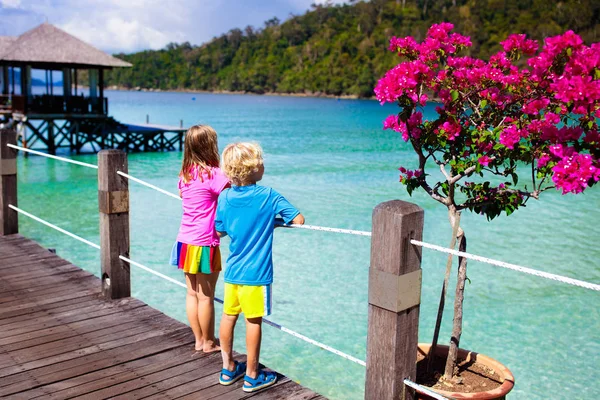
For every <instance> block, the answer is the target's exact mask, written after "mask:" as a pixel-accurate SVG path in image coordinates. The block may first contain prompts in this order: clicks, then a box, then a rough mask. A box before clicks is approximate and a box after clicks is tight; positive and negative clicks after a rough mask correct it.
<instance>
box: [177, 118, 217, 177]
mask: <svg viewBox="0 0 600 400" xmlns="http://www.w3.org/2000/svg"><path fill="white" fill-rule="evenodd" d="M218 167H219V146H218V143H217V132H215V130H214V129H213V128H211V127H210V126H208V125H194V126H192V127H191V128H190V129H188V131H187V132H186V134H185V143H184V146H183V162H182V163H181V171H180V172H179V176H180V177H181V178H183V182H184V183H188V182H189V181H191V180H192V179H194V169H196V168H197V169H198V171H197V173H198V176H199V177H200V179H202V172H206V173H207V174H208V176H209V177H210V174H211V169H212V168H218Z"/></svg>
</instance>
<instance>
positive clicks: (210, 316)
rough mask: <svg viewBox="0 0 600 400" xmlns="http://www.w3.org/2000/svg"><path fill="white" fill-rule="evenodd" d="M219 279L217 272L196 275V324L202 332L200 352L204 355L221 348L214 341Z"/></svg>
mask: <svg viewBox="0 0 600 400" xmlns="http://www.w3.org/2000/svg"><path fill="white" fill-rule="evenodd" d="M218 279H219V272H213V273H212V274H210V275H208V274H198V275H196V284H197V291H196V296H197V299H198V300H197V301H198V317H197V318H198V322H199V323H200V327H201V330H202V341H203V347H202V350H203V351H204V352H205V353H211V352H214V351H219V350H221V348H220V347H219V346H218V344H217V340H216V339H215V302H214V298H215V286H216V285H217V280H218Z"/></svg>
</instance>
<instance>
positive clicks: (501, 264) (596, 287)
mask: <svg viewBox="0 0 600 400" xmlns="http://www.w3.org/2000/svg"><path fill="white" fill-rule="evenodd" d="M117 173H118V174H119V175H121V176H124V177H126V178H128V179H131V180H133V181H135V182H137V183H139V184H141V185H144V186H147V187H149V188H151V189H154V190H157V191H159V192H161V193H164V194H166V195H167V196H170V197H173V198H176V199H178V200H181V198H180V197H179V196H177V195H176V194H174V193H171V192H168V191H166V190H164V189H161V188H159V187H157V186H154V185H152V184H150V183H148V182H145V181H143V180H141V179H139V178H135V177H133V176H131V175H128V174H125V173H123V172H121V171H118V172H117ZM276 224H277V225H278V226H284V227H288V228H297V229H308V230H313V231H321V232H332V233H342V234H348V235H357V236H367V237H371V236H372V233H371V232H368V231H358V230H353V229H340V228H329V227H325V226H316V225H294V224H291V225H286V224H284V223H283V222H282V221H277V222H276ZM411 243H412V244H414V245H416V246H423V247H426V248H429V249H432V250H437V251H441V252H444V253H450V254H454V255H460V256H461V257H465V258H469V259H472V260H476V261H480V262H483V263H486V264H491V265H495V266H499V267H503V268H508V269H512V270H514V271H518V272H522V273H525V274H529V275H535V276H538V277H541V278H546V279H552V280H554V281H557V282H562V283H566V284H570V285H574V286H578V287H582V288H585V289H591V290H596V291H600V285H597V284H594V283H588V282H585V281H581V280H578V279H573V278H568V277H565V276H560V275H556V274H551V273H548V272H543V271H538V270H535V269H532V268H527V267H522V266H519V265H515V264H509V263H505V262H502V261H498V260H493V259H491V258H486V257H481V256H476V255H471V254H468V253H464V252H459V251H456V250H452V249H449V248H445V247H441V246H437V245H434V244H429V243H425V242H421V241H418V240H411Z"/></svg>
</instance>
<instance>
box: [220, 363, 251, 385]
mask: <svg viewBox="0 0 600 400" xmlns="http://www.w3.org/2000/svg"><path fill="white" fill-rule="evenodd" d="M233 363H234V364H235V368H234V370H233V371H230V370H228V369H227V368H223V369H222V370H221V375H220V376H219V383H220V384H221V385H225V386H229V385H232V384H234V383H235V382H237V381H239V380H240V379H241V378H242V377H243V376H244V375H245V374H246V363H245V362H241V363H240V362H237V361H234V362H233ZM223 376H225V377H227V378H229V379H223Z"/></svg>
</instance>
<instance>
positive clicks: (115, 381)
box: [0, 235, 324, 400]
mask: <svg viewBox="0 0 600 400" xmlns="http://www.w3.org/2000/svg"><path fill="white" fill-rule="evenodd" d="M193 345H194V337H193V334H192V332H191V329H190V328H189V327H188V326H187V325H184V324H182V323H180V322H178V321H175V320H174V319H172V318H169V317H167V316H166V315H164V314H162V313H160V312H159V311H157V310H155V309H153V308H151V307H150V306H148V305H146V304H145V303H143V302H141V301H139V300H136V299H133V298H128V299H123V300H119V301H112V302H111V301H106V300H104V299H103V298H102V297H101V296H100V280H99V279H98V278H96V277H95V276H93V275H92V274H90V273H88V272H85V271H82V270H81V269H79V268H78V267H76V266H74V265H72V264H70V263H69V262H68V261H65V260H63V259H61V258H60V257H58V256H56V255H54V254H52V253H50V252H49V251H48V250H46V249H44V248H42V247H41V246H39V245H38V244H37V243H35V242H33V241H31V240H29V239H26V238H23V237H22V236H20V235H10V236H5V237H0V397H9V398H11V399H33V398H35V399H38V398H40V399H42V398H43V399H68V398H87V399H103V398H115V399H142V398H147V399H179V398H181V399H206V400H208V399H228V400H235V399H246V398H252V399H257V400H258V399H294V400H317V399H324V397H322V396H320V395H318V394H316V393H314V392H312V391H310V390H308V389H306V388H303V387H302V386H300V385H298V384H296V383H294V382H292V381H290V380H289V379H288V378H286V377H284V376H281V375H280V376H279V382H278V383H277V384H276V385H275V386H273V387H271V388H269V389H266V390H264V391H262V392H259V393H255V394H246V393H244V392H243V391H242V389H241V386H242V381H240V382H238V383H236V384H234V385H232V386H222V385H219V384H218V373H219V371H220V369H221V355H220V354H219V353H213V354H211V355H206V354H203V353H197V352H195V351H194V348H193ZM236 357H237V359H240V360H241V359H243V358H244V357H243V356H241V355H236Z"/></svg>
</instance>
